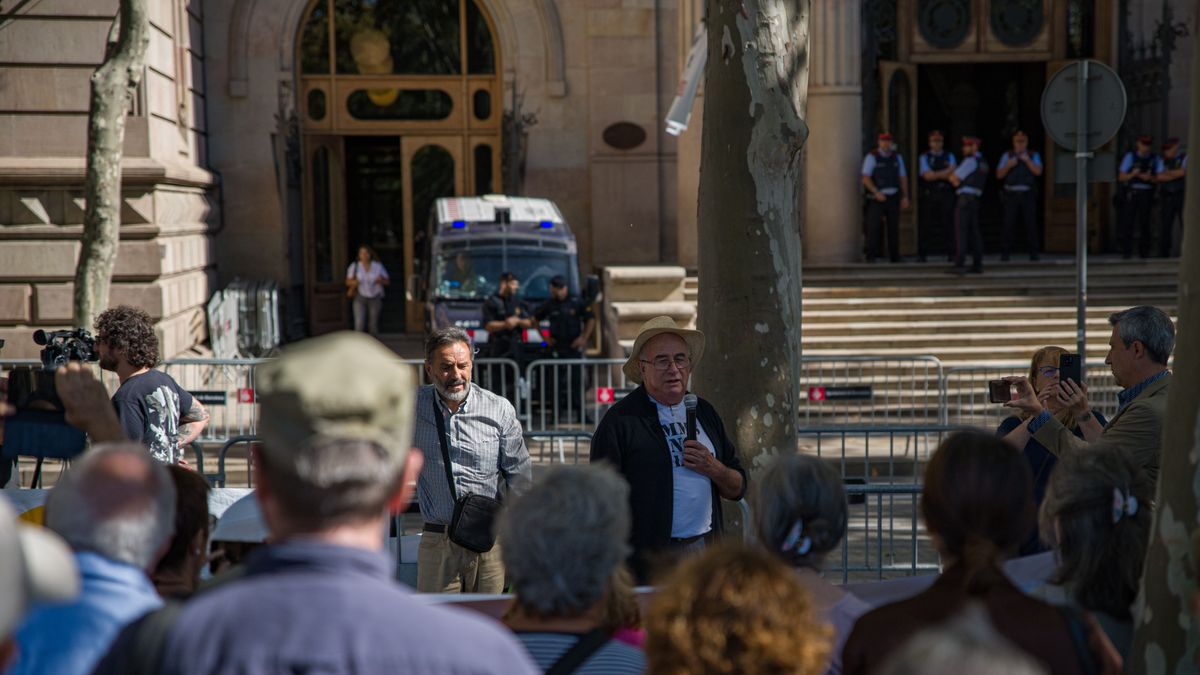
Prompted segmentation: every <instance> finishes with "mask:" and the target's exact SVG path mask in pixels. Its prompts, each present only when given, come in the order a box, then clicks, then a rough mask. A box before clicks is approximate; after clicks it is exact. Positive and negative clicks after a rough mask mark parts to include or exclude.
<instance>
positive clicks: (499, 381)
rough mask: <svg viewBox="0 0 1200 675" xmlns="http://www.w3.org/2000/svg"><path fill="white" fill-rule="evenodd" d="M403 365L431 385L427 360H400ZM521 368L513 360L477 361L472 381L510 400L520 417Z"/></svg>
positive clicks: (522, 404) (521, 397) (422, 381)
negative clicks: (411, 368) (414, 369)
mask: <svg viewBox="0 0 1200 675" xmlns="http://www.w3.org/2000/svg"><path fill="white" fill-rule="evenodd" d="M400 362H401V363H404V364H407V365H410V366H413V367H415V368H416V369H417V373H418V378H419V381H420V383H421V384H429V374H428V373H426V372H425V359H400ZM520 374H521V367H520V366H519V365H517V362H516V361H514V360H512V359H493V358H482V359H475V363H474V367H473V368H472V369H471V381H472V382H474V383H475V384H478V385H479V386H481V387H483V388H484V389H487V390H488V391H490V392H492V393H493V394H499V395H500V396H501V397H503V398H506V399H508V400H509V402H510V403H512V404H513V407H514V408H515V409H516V411H517V415H518V416H520V415H522V414H523V412H524V407H525V398H526V397H525V395H524V393H523V390H522V386H523V385H522V383H521V380H520Z"/></svg>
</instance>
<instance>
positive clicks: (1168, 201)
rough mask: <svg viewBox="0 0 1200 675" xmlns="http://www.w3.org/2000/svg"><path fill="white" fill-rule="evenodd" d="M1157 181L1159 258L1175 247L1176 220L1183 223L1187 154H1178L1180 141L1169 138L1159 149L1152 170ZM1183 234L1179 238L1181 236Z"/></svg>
mask: <svg viewBox="0 0 1200 675" xmlns="http://www.w3.org/2000/svg"><path fill="white" fill-rule="evenodd" d="M1154 173H1155V178H1156V179H1157V180H1158V197H1159V201H1158V213H1159V215H1160V216H1161V217H1162V226H1161V227H1160V229H1159V232H1158V235H1159V239H1158V255H1159V257H1161V258H1166V257H1167V256H1169V255H1171V252H1172V249H1173V248H1174V243H1175V241H1174V237H1175V221H1176V220H1179V221H1180V224H1181V225H1182V223H1183V220H1182V217H1183V183H1184V181H1186V180H1187V153H1180V152H1179V139H1178V138H1168V139H1167V142H1166V143H1163V146H1162V157H1159V158H1158V165H1157V166H1156V167H1155V168H1154ZM1182 234H1183V233H1182V232H1180V235H1181V237H1182Z"/></svg>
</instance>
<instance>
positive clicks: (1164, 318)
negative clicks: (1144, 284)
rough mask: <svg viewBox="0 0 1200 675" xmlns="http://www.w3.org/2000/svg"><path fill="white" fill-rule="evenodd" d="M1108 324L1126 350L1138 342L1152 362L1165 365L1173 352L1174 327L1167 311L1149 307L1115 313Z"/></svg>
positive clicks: (1141, 306)
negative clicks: (1144, 348)
mask: <svg viewBox="0 0 1200 675" xmlns="http://www.w3.org/2000/svg"><path fill="white" fill-rule="evenodd" d="M1108 323H1109V324H1110V325H1112V326H1113V327H1115V328H1116V329H1117V334H1118V335H1120V336H1121V341H1122V342H1124V343H1125V347H1126V348H1128V347H1130V346H1132V345H1133V343H1134V342H1140V343H1142V344H1143V345H1144V346H1145V347H1146V354H1147V355H1148V356H1149V357H1150V358H1151V359H1152V360H1153V361H1154V362H1155V363H1158V364H1161V365H1164V366H1165V365H1167V361H1168V360H1170V358H1171V352H1172V351H1174V350H1175V324H1174V323H1172V322H1171V317H1170V316H1168V315H1167V313H1166V312H1164V311H1162V310H1161V309H1159V308H1157V307H1152V306H1150V305H1139V306H1137V307H1131V308H1129V309H1127V310H1125V311H1123V312H1114V313H1113V314H1112V315H1111V316H1109V317H1108Z"/></svg>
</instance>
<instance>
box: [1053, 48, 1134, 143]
mask: <svg viewBox="0 0 1200 675" xmlns="http://www.w3.org/2000/svg"><path fill="white" fill-rule="evenodd" d="M1081 64H1082V62H1075V63H1072V64H1070V65H1068V66H1065V67H1063V68H1062V69H1061V70H1059V71H1058V72H1057V73H1055V74H1054V75H1052V76H1051V77H1050V82H1049V83H1048V84H1047V85H1046V90H1045V91H1044V92H1043V93H1042V125H1043V126H1045V127H1046V133H1048V134H1050V138H1053V139H1054V142H1055V143H1058V144H1059V145H1061V146H1063V147H1064V148H1066V149H1068V150H1073V151H1079V150H1080V149H1081V148H1080V147H1079V146H1080V143H1079V136H1080V134H1079V101H1080V99H1079V76H1080V72H1081V70H1082V71H1083V72H1086V74H1087V83H1086V84H1087V87H1086V94H1085V95H1086V104H1085V105H1084V110H1083V113H1084V117H1085V120H1084V121H1085V122H1086V131H1085V132H1084V135H1085V136H1086V137H1087V141H1086V142H1085V143H1083V144H1082V145H1083V148H1082V150H1085V151H1086V150H1095V149H1096V148H1099V147H1100V146H1102V145H1104V144H1105V143H1107V142H1109V141H1110V140H1112V137H1113V136H1115V135H1116V134H1117V132H1118V131H1120V129H1121V124H1122V123H1123V122H1124V121H1125V105H1126V99H1125V85H1124V84H1122V83H1121V78H1120V77H1118V76H1117V74H1116V73H1115V72H1113V70H1112V68H1109V67H1108V66H1106V65H1104V64H1103V63H1101V62H1099V61H1093V60H1090V59H1089V60H1088V61H1087V67H1086V68H1083V66H1082V65H1081Z"/></svg>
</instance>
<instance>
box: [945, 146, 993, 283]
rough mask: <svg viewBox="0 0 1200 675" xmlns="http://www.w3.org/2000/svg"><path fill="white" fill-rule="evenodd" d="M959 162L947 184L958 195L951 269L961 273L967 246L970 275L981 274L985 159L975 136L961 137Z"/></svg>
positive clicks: (985, 180) (985, 181) (986, 169)
mask: <svg viewBox="0 0 1200 675" xmlns="http://www.w3.org/2000/svg"><path fill="white" fill-rule="evenodd" d="M962 145H963V161H962V164H959V165H958V168H957V169H955V170H954V173H952V174H950V183H951V184H952V185H954V187H955V188H956V189H957V190H956V192H957V194H958V198H957V200H956V202H955V213H954V269H953V270H952V271H953V272H954V273H956V274H962V273H964V272H965V271H966V270H965V268H964V265H965V261H966V254H967V247H970V252H971V257H972V258H973V264H972V265H971V269H970V272H971V273H972V274H982V273H983V232H982V231H980V229H979V200H980V198H982V197H983V188H984V186H985V185H987V178H988V171H989V168H988V163H987V158H985V157H984V156H983V154H982V153H980V152H979V139H978V138H975V137H974V136H963V140H962Z"/></svg>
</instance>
